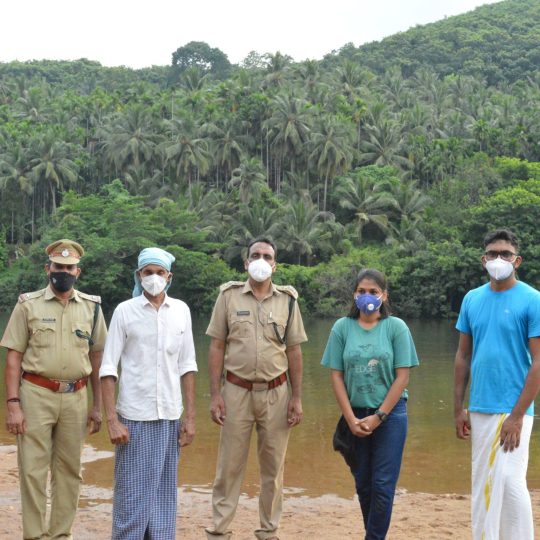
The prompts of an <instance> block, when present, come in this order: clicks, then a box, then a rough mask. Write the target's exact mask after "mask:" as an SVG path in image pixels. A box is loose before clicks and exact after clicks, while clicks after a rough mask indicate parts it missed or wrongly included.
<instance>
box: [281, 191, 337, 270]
mask: <svg viewBox="0 0 540 540" xmlns="http://www.w3.org/2000/svg"><path fill="white" fill-rule="evenodd" d="M333 222H334V215H333V214H331V213H330V212H321V211H320V210H319V209H318V208H317V206H316V205H315V204H314V203H313V201H312V200H311V198H310V197H309V195H308V194H307V193H305V192H304V193H302V192H301V193H300V194H299V195H298V196H297V197H296V198H295V199H293V200H290V201H288V202H287V204H285V206H284V207H283V215H282V218H281V225H282V228H281V229H280V230H279V233H278V240H279V243H280V245H281V246H282V250H283V251H285V252H286V253H287V254H289V256H290V257H291V260H293V261H294V262H295V263H297V264H301V263H302V259H304V260H305V261H306V263H307V264H310V262H311V259H312V257H313V255H314V253H315V251H316V250H317V249H318V247H319V246H321V245H322V244H324V242H326V241H329V240H330V238H331V237H332V232H331V227H332V223H333Z"/></svg>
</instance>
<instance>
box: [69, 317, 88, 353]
mask: <svg viewBox="0 0 540 540" xmlns="http://www.w3.org/2000/svg"><path fill="white" fill-rule="evenodd" d="M90 339H92V327H91V326H90V324H88V323H87V322H74V323H71V343H72V345H73V346H74V347H75V349H76V350H82V351H85V352H88V350H89V348H90Z"/></svg>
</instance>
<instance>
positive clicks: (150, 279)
mask: <svg viewBox="0 0 540 540" xmlns="http://www.w3.org/2000/svg"><path fill="white" fill-rule="evenodd" d="M141 285H142V288H143V289H144V290H145V291H146V292H147V293H148V294H149V295H150V296H158V295H160V294H161V293H162V292H163V291H164V289H165V287H166V286H167V280H166V279H165V278H164V277H161V276H158V275H157V274H151V275H149V276H144V277H142V278H141Z"/></svg>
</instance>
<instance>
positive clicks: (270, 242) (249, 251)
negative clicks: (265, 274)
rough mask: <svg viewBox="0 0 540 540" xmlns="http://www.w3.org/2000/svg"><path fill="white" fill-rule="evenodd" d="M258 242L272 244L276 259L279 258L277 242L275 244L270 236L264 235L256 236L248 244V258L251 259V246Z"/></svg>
mask: <svg viewBox="0 0 540 540" xmlns="http://www.w3.org/2000/svg"><path fill="white" fill-rule="evenodd" d="M258 243H263V244H268V245H269V246H272V249H273V250H274V260H275V261H276V260H277V247H276V244H274V242H273V241H272V240H270V239H269V238H263V237H259V238H255V239H253V240H252V241H251V242H250V243H249V244H248V247H247V258H248V259H249V255H250V253H251V247H252V246H253V244H258Z"/></svg>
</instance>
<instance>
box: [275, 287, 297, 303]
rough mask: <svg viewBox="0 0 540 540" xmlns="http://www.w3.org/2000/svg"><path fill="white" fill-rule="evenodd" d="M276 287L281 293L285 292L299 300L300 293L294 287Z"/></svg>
mask: <svg viewBox="0 0 540 540" xmlns="http://www.w3.org/2000/svg"><path fill="white" fill-rule="evenodd" d="M275 287H276V289H277V290H278V291H279V292H284V293H286V294H288V295H289V296H292V297H293V298H294V299H295V300H296V299H297V298H298V292H297V290H296V289H295V288H294V287H293V286H292V285H276V286H275Z"/></svg>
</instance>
